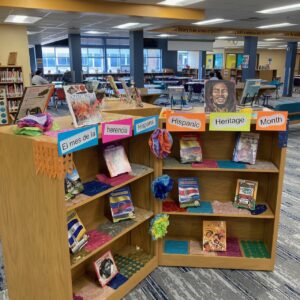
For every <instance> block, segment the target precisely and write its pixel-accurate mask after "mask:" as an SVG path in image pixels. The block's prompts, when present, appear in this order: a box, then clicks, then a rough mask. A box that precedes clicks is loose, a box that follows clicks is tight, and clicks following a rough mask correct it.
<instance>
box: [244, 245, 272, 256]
mask: <svg viewBox="0 0 300 300" xmlns="http://www.w3.org/2000/svg"><path fill="white" fill-rule="evenodd" d="M241 246H242V249H243V252H244V255H245V256H246V257H249V258H270V254H269V252H268V250H267V248H266V245H265V244H264V243H263V242H262V241H241Z"/></svg>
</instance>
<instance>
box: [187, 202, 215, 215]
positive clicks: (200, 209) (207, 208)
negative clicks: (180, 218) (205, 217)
mask: <svg viewBox="0 0 300 300" xmlns="http://www.w3.org/2000/svg"><path fill="white" fill-rule="evenodd" d="M187 211H188V212H189V213H194V214H212V213H213V208H212V205H211V202H210V201H201V202H200V206H197V207H188V208H187Z"/></svg>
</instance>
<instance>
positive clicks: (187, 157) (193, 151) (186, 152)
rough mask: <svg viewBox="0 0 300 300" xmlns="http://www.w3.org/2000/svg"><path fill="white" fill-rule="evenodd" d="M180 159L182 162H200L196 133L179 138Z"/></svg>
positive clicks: (199, 148)
mask: <svg viewBox="0 0 300 300" xmlns="http://www.w3.org/2000/svg"><path fill="white" fill-rule="evenodd" d="M180 159H181V163H183V164H184V163H199V162H202V149H201V145H200V139H199V137H198V136H197V135H194V134H190V135H183V136H182V137H181V138H180Z"/></svg>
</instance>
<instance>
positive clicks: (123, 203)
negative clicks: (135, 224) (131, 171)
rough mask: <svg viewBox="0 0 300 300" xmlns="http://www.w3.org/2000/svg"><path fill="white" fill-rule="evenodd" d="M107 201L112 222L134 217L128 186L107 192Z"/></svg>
mask: <svg viewBox="0 0 300 300" xmlns="http://www.w3.org/2000/svg"><path fill="white" fill-rule="evenodd" d="M109 203H110V209H111V215H112V219H113V222H114V223H116V222H119V221H122V220H127V219H134V218H135V213H134V207H133V203H132V200H131V193H130V189H129V187H123V188H120V189H117V190H115V191H113V192H111V193H110V194H109Z"/></svg>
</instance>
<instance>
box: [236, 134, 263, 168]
mask: <svg viewBox="0 0 300 300" xmlns="http://www.w3.org/2000/svg"><path fill="white" fill-rule="evenodd" d="M258 141H259V133H253V132H242V133H239V134H238V136H237V139H236V143H235V147H234V151H233V159H232V160H233V161H235V162H243V163H248V164H251V165H254V164H255V162H256V155H257V148H258Z"/></svg>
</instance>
